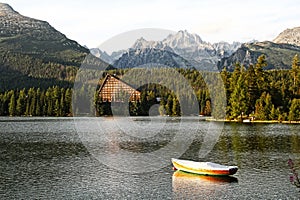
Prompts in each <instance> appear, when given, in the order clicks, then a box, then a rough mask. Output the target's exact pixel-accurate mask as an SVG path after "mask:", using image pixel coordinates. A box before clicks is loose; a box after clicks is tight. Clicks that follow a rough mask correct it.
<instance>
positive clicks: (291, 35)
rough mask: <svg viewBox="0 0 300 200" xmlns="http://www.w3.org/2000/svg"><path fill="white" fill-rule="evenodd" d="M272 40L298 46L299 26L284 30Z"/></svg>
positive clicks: (299, 37)
mask: <svg viewBox="0 0 300 200" xmlns="http://www.w3.org/2000/svg"><path fill="white" fill-rule="evenodd" d="M273 42H275V43H278V44H279V43H285V44H292V45H296V46H300V27H295V28H292V29H286V30H284V31H283V32H281V33H280V34H279V35H278V36H277V37H276V38H275V39H274V40H273Z"/></svg>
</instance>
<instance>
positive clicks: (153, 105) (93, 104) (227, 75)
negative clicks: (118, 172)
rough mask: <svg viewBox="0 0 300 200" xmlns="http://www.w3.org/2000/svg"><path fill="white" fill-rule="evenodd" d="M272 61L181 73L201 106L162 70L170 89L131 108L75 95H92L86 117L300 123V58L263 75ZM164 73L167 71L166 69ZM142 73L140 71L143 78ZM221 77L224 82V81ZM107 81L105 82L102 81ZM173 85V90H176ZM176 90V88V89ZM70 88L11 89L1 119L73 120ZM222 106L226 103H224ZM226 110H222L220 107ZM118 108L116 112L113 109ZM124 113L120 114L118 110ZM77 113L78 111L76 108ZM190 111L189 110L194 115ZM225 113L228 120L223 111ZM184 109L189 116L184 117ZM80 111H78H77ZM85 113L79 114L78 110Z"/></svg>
mask: <svg viewBox="0 0 300 200" xmlns="http://www.w3.org/2000/svg"><path fill="white" fill-rule="evenodd" d="M266 66H267V59H266V57H265V56H264V55H261V56H260V57H259V58H258V59H257V62H256V63H255V64H250V65H249V66H243V65H241V64H239V63H237V64H236V65H235V68H234V71H233V72H229V71H227V70H226V68H224V69H223V70H222V71H221V73H217V72H201V71H198V70H195V69H176V71H177V72H178V73H180V74H181V75H182V76H183V77H184V78H185V79H186V80H187V81H188V82H189V85H190V86H191V88H192V89H193V94H194V95H195V97H196V101H192V99H193V94H191V93H190V92H187V91H188V88H187V87H186V86H184V85H183V86H182V85H176V84H174V80H173V79H172V78H168V77H166V76H164V73H161V72H163V71H160V72H159V73H157V72H149V73H153V74H151V75H152V76H155V77H156V79H158V80H164V82H165V83H166V85H171V86H172V88H173V89H170V88H168V87H166V86H165V85H161V84H159V83H158V84H155V83H151V84H146V85H142V86H140V87H139V88H138V89H139V90H140V91H141V98H140V101H137V102H129V103H128V100H127V102H126V99H125V101H124V102H123V103H124V105H127V106H115V105H116V104H114V105H112V103H109V102H103V101H102V99H101V98H100V97H99V95H98V90H96V89H93V88H88V87H87V88H86V86H82V88H81V89H79V90H78V91H77V92H76V95H74V98H75V101H76V99H86V98H87V97H85V96H84V95H85V94H86V92H85V91H87V90H88V91H90V93H91V94H92V95H91V96H93V97H94V99H93V97H89V98H90V99H86V100H85V102H88V103H87V104H86V105H84V108H83V109H84V112H85V113H90V115H93V116H95V115H97V116H105V115H113V114H114V115H127V114H126V113H129V115H131V116H140V115H143V116H147V115H169V116H181V115H199V114H200V115H205V116H213V117H215V118H227V119H231V120H242V119H245V118H252V119H256V120H279V121H285V120H290V121H299V120H300V63H299V58H298V55H295V56H294V58H293V60H292V61H291V69H290V70H264V68H265V67H266ZM161 70H164V69H161ZM127 72H128V70H124V69H123V70H116V69H114V70H110V71H108V72H107V73H111V74H116V75H117V76H119V77H122V76H124V74H126V73H127ZM139 73H143V72H139V71H137V72H136V73H135V75H136V76H137V77H139V76H140V75H141V74H139ZM218 77H221V79H219V78H218ZM103 78H104V76H103V77H102V79H101V80H100V83H101V81H102V80H103ZM172 84H173V85H172ZM220 85H222V86H223V88H224V91H225V92H224V95H225V96H222V93H220V92H218V91H219V90H220V88H218V87H219V86H220ZM174 88H176V89H174ZM72 93H73V90H72V89H71V88H64V87H60V86H53V87H49V88H47V89H42V88H29V89H22V90H9V91H6V92H2V93H1V94H0V115H2V116H72V115H73V113H72V105H71V104H72V103H71V102H72ZM182 99H184V100H185V102H192V103H194V102H196V103H197V104H198V105H197V107H198V108H199V110H193V108H194V107H195V106H192V105H190V108H189V107H187V108H185V110H184V109H183V106H182V105H180V102H182V101H183V100H182ZM222 101H226V102H225V104H224V105H223V104H222ZM219 105H221V106H219ZM113 106H115V107H114V109H112V107H113ZM118 108H119V110H118ZM76 109H77V108H76ZM189 109H190V110H189ZM223 109H224V111H225V112H224V115H222V114H220V113H222V110H223ZM183 110H184V112H183ZM76 112H77V110H76ZM78 112H80V110H78Z"/></svg>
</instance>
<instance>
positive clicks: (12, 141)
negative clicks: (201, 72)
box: [0, 118, 300, 199]
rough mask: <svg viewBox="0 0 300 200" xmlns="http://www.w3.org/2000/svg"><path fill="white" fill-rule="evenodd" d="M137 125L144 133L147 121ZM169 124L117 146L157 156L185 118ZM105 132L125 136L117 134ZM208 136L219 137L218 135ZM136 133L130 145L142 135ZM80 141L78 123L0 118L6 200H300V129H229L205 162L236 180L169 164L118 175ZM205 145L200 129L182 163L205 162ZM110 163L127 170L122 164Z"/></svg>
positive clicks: (0, 169) (0, 175) (191, 123)
mask: <svg viewBox="0 0 300 200" xmlns="http://www.w3.org/2000/svg"><path fill="white" fill-rule="evenodd" d="M137 119H138V120H136V123H138V124H139V123H140V124H141V125H142V126H143V123H147V120H148V119H147V118H137ZM80 120H82V121H86V120H89V119H87V118H85V119H80ZM91 120H95V121H98V122H97V123H100V124H101V123H110V122H109V120H108V119H107V122H105V120H106V119H101V120H100V119H91ZM77 121H78V120H77ZM152 123H153V129H154V128H155V127H156V123H157V126H159V125H160V124H161V123H162V122H161V120H160V119H159V118H158V119H157V120H154V122H152ZM163 123H164V124H165V125H164V131H163V132H162V133H161V134H158V135H156V136H153V137H149V138H147V137H145V138H143V139H142V140H140V141H139V140H136V139H132V141H130V140H122V142H120V143H114V142H113V143H114V144H113V146H116V145H117V146H118V148H119V149H120V148H123V149H125V150H126V151H134V152H136V153H138V152H140V153H144V152H150V151H151V150H157V149H158V148H161V147H163V146H164V145H166V144H167V143H168V141H169V139H170V138H172V137H173V136H174V135H173V131H174V128H176V125H178V123H180V119H175V120H165V119H164V120H163ZM181 123H184V126H186V127H188V129H193V127H198V125H199V124H200V125H201V126H200V127H202V128H203V129H205V128H207V127H208V124H209V123H208V122H203V121H199V120H198V118H193V119H190V120H186V121H184V122H181ZM217 128H220V126H218V127H217ZM116 129H117V128H116ZM130 130H132V129H130ZM106 131H107V134H111V135H116V137H118V136H119V135H118V132H116V131H115V130H106ZM110 131H111V132H110ZM149 131H151V130H149ZM181 131H182V130H181ZM210 131H211V132H212V134H213V131H214V129H211V130H210ZM132 132H133V133H132V134H133V135H132V138H134V134H139V131H138V130H136V131H134V130H133V131H132ZM189 132H190V131H186V133H185V134H186V137H189ZM80 138H81V136H80V135H79V134H78V133H77V130H76V126H75V122H74V120H73V119H72V118H0V199H300V192H299V189H298V190H297V188H296V187H294V186H293V185H291V184H290V182H289V175H290V172H289V168H288V166H287V161H288V159H289V158H292V159H293V160H294V162H295V164H296V165H297V166H299V168H300V126H297V125H282V124H255V125H248V124H225V125H224V127H223V128H222V133H221V135H220V137H219V139H218V142H217V143H216V145H215V146H214V148H213V150H212V151H210V152H209V153H208V154H207V155H206V157H205V158H204V159H202V160H205V161H212V162H218V163H223V164H230V165H237V166H238V167H239V171H238V173H237V174H235V175H234V176H233V177H230V178H213V177H209V176H197V175H192V174H187V173H182V172H181V173H180V172H174V171H173V170H172V166H171V162H170V164H167V166H165V167H163V168H160V169H157V171H154V172H147V169H145V172H143V173H128V172H127V173H126V172H125V173H124V172H120V171H117V170H115V169H113V168H110V167H109V166H106V165H104V164H102V163H101V162H100V161H99V160H97V159H96V158H95V157H94V156H93V154H91V153H90V152H91V148H92V147H93V146H92V145H91V146H89V147H88V148H87V147H86V145H85V144H86V143H85V142H84V143H82V140H81V139H80ZM203 138H204V135H203V130H201V129H199V130H197V134H196V136H195V138H194V140H193V142H192V144H191V145H190V146H189V148H188V149H187V151H185V153H184V154H183V155H182V156H181V158H184V159H193V160H200V159H199V158H198V152H199V149H200V148H201V145H202V143H203ZM170 140H171V139H170ZM118 148H117V149H118ZM106 150H107V149H106ZM110 150H111V151H117V150H116V149H114V148H112V149H110ZM174 153H175V152H174ZM112 155H113V154H112ZM110 159H111V160H115V162H117V163H120V165H121V164H122V163H126V162H125V161H124V162H123V160H122V159H120V158H119V157H113V156H112V157H111V158H110ZM116 159H118V160H116ZM299 171H300V169H299Z"/></svg>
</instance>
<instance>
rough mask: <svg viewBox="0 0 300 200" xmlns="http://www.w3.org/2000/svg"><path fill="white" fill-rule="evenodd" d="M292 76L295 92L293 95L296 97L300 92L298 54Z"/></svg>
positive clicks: (294, 61)
mask: <svg viewBox="0 0 300 200" xmlns="http://www.w3.org/2000/svg"><path fill="white" fill-rule="evenodd" d="M291 76H292V78H293V86H292V91H293V95H294V96H295V95H296V94H297V93H298V90H299V78H300V77H299V76H300V63H299V58H298V55H297V54H296V55H295V56H294V58H293V63H292V70H291Z"/></svg>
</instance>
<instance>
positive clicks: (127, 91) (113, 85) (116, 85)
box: [99, 74, 141, 102]
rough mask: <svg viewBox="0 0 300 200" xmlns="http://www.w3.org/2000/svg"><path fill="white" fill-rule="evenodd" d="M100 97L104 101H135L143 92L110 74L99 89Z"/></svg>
mask: <svg viewBox="0 0 300 200" xmlns="http://www.w3.org/2000/svg"><path fill="white" fill-rule="evenodd" d="M99 97H100V99H101V101H102V102H134V101H139V100H140V98H141V92H140V91H138V90H136V89H134V88H133V87H132V86H130V85H129V84H128V83H126V82H124V81H122V80H121V79H119V78H118V77H116V76H113V75H110V74H108V75H106V77H105V79H104V81H103V83H102V85H101V87H100V89H99Z"/></svg>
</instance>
